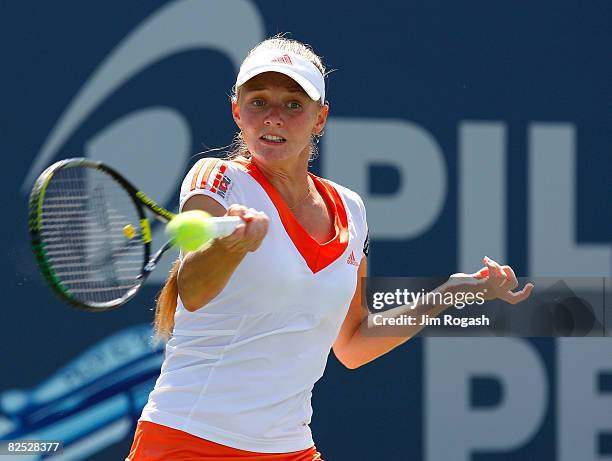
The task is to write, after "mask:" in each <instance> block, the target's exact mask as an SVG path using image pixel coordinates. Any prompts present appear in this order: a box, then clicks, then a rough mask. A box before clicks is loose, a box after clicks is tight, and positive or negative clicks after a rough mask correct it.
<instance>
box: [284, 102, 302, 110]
mask: <svg viewBox="0 0 612 461" xmlns="http://www.w3.org/2000/svg"><path fill="white" fill-rule="evenodd" d="M287 107H288V108H289V109H299V108H300V107H302V105H301V104H300V103H299V102H297V101H291V102H289V103H287Z"/></svg>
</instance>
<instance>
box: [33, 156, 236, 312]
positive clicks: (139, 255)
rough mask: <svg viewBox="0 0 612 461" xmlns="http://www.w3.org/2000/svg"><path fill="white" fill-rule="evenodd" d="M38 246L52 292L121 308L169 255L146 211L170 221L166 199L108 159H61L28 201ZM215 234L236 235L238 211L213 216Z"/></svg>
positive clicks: (84, 305) (85, 305)
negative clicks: (157, 243) (155, 241)
mask: <svg viewBox="0 0 612 461" xmlns="http://www.w3.org/2000/svg"><path fill="white" fill-rule="evenodd" d="M29 208H30V209H29V220H28V221H29V230H30V239H31V246H32V250H33V252H34V255H35V257H36V261H37V263H38V267H39V269H40V272H41V274H42V275H43V277H44V279H45V281H46V282H47V284H48V285H49V286H50V287H51V289H52V290H53V292H54V293H55V294H56V295H58V296H59V297H60V298H61V299H62V300H63V301H65V302H67V303H69V304H70V305H72V306H74V307H76V308H79V309H83V310H87V311H95V312H100V311H106V310H110V309H114V308H116V307H119V306H121V305H122V304H124V303H126V302H127V301H129V300H130V299H132V298H133V297H134V296H135V295H136V293H137V291H138V289H139V288H140V287H141V286H142V284H143V283H144V281H145V280H146V279H147V277H148V276H149V274H150V273H151V272H152V271H153V270H154V269H155V266H156V265H157V263H158V262H159V260H160V258H161V257H162V255H163V254H164V253H165V252H166V251H168V250H169V249H170V248H171V247H172V246H173V241H172V240H168V241H166V242H165V243H164V244H163V245H162V246H161V247H160V248H159V249H158V250H157V251H156V252H155V253H154V254H153V255H152V249H151V247H152V245H151V243H152V242H151V241H152V234H151V226H150V222H149V219H148V218H147V216H146V214H145V211H149V212H151V213H153V216H154V217H155V218H156V219H158V220H160V221H162V222H164V223H167V222H169V221H170V220H172V219H173V218H174V216H175V214H174V213H172V212H170V211H168V210H166V209H165V208H163V207H161V206H159V205H158V204H157V203H155V202H154V201H153V200H151V199H150V198H149V197H147V196H146V195H145V194H144V193H143V192H142V191H140V190H138V189H137V188H136V187H134V186H133V185H132V184H131V183H130V182H129V181H128V180H127V179H125V178H124V177H123V176H121V175H120V174H119V173H118V172H117V171H115V170H114V169H112V168H110V167H109V166H107V165H104V164H103V163H101V162H96V161H92V160H89V159H84V158H73V159H67V160H62V161H59V162H57V163H54V164H53V165H51V166H50V167H49V168H47V169H46V170H45V171H44V172H43V173H42V174H41V175H40V176H39V177H38V179H37V180H36V183H35V184H34V187H33V189H32V192H31V194H30V201H29ZM209 219H210V220H211V222H213V223H214V226H211V227H214V231H213V233H214V236H216V237H224V236H227V235H229V234H231V233H232V232H233V231H234V229H235V227H236V226H237V225H238V224H239V223H240V222H241V218H240V217H238V216H231V217H220V218H209Z"/></svg>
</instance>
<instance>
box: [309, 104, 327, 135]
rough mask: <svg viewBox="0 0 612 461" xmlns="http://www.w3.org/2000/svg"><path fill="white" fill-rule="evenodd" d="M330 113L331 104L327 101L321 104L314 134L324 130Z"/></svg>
mask: <svg viewBox="0 0 612 461" xmlns="http://www.w3.org/2000/svg"><path fill="white" fill-rule="evenodd" d="M328 115H329V104H328V103H327V102H326V103H325V104H323V105H322V106H321V108H320V109H319V112H318V114H317V122H316V123H315V126H314V128H313V130H312V132H313V134H320V133H322V132H323V128H324V127H325V121H326V120H327V116H328Z"/></svg>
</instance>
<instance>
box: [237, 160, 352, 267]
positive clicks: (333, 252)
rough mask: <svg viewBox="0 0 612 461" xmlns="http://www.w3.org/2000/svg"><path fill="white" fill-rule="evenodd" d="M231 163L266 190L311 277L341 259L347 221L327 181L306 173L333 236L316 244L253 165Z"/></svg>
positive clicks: (338, 197)
mask: <svg viewBox="0 0 612 461" xmlns="http://www.w3.org/2000/svg"><path fill="white" fill-rule="evenodd" d="M232 162H235V163H237V164H239V165H240V166H241V167H242V168H243V169H244V170H245V171H246V172H247V173H248V174H250V175H251V177H253V179H255V181H257V182H258V183H259V185H260V186H261V187H262V188H263V189H264V191H266V194H268V197H269V198H270V200H271V201H272V203H273V204H274V206H275V207H276V210H277V211H278V214H279V216H280V219H281V222H282V224H283V227H284V228H285V231H286V232H287V235H289V238H290V239H291V241H292V242H293V245H294V246H295V248H296V249H297V250H298V252H299V253H300V254H301V255H302V258H304V261H306V264H307V265H308V267H309V268H310V270H311V271H312V273H313V274H316V273H317V272H319V271H320V270H322V269H325V268H326V267H327V266H329V265H330V264H332V263H333V262H334V261H336V260H337V259H338V258H339V257H340V256H342V254H343V253H344V251H345V250H346V248H347V247H348V241H349V231H348V218H347V214H346V209H345V208H344V202H343V201H342V198H341V197H340V194H339V193H338V191H337V190H336V189H335V188H334V186H332V185H331V184H330V183H329V182H328V181H326V180H324V179H322V178H319V177H318V176H315V175H313V174H312V173H308V175H309V176H310V178H311V179H312V180H313V182H314V184H315V187H316V188H317V190H318V191H319V193H320V194H321V196H322V197H323V199H324V200H325V203H326V204H327V206H328V209H329V210H330V211H332V213H333V219H334V229H335V233H334V236H333V237H332V238H331V240H329V241H327V242H324V243H319V242H317V241H316V240H315V239H314V238H312V236H311V235H310V234H309V233H308V232H306V230H305V229H304V228H303V227H302V225H301V224H300V223H299V222H298V220H297V219H295V216H294V215H293V213H292V212H291V210H290V209H289V206H288V205H287V203H286V202H285V200H284V199H283V197H282V196H281V195H280V193H279V192H278V191H277V190H276V188H275V187H274V186H273V185H272V183H270V181H268V179H267V178H266V177H265V176H264V174H263V173H262V172H261V171H260V170H259V169H258V168H257V166H256V165H255V164H253V162H249V161H243V160H232Z"/></svg>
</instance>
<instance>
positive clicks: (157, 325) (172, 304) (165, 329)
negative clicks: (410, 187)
mask: <svg viewBox="0 0 612 461" xmlns="http://www.w3.org/2000/svg"><path fill="white" fill-rule="evenodd" d="M262 49H273V50H282V51H290V52H292V53H295V54H298V55H300V56H302V57H304V58H306V59H308V60H309V61H310V62H312V63H313V64H314V65H315V66H316V67H317V69H319V70H320V71H321V74H322V75H323V76H324V77H325V76H326V75H327V73H326V70H325V67H324V66H323V63H322V61H321V58H320V57H319V56H317V55H316V54H315V52H314V51H313V50H312V48H311V47H310V46H309V45H305V44H303V43H301V42H298V41H297V40H293V39H290V38H286V37H284V36H283V35H276V36H274V37H271V38H269V39H267V40H264V41H263V42H261V43H259V44H258V45H257V46H255V48H253V49H252V50H251V51H249V53H248V54H247V57H249V56H250V55H251V54H253V53H255V52H257V51H259V50H262ZM245 59H246V58H245ZM239 91H240V89H236V87H235V86H234V88H233V89H232V95H231V97H232V99H234V98H236V99H237V98H238V93H239ZM319 103H320V104H321V105H323V104H325V101H319ZM322 134H323V133H322V132H321V133H320V134H318V135H313V138H312V141H311V147H310V159H311V160H312V159H314V158H315V157H316V155H317V143H318V141H319V138H320V136H322ZM250 156H251V153H250V152H249V149H248V147H247V145H246V143H245V142H244V139H243V138H242V133H241V132H238V133H236V135H235V136H234V141H233V143H232V144H231V146H230V149H229V152H228V154H227V156H226V158H227V159H234V158H236V157H245V158H249V157H250ZM180 265H181V264H180V260H176V261H175V262H174V264H173V266H172V269H171V270H170V274H169V275H168V279H167V280H166V283H165V284H164V286H163V288H162V289H161V291H160V292H159V295H158V296H157V300H156V305H155V320H154V321H153V328H154V331H155V340H156V341H160V340H161V341H167V340H168V339H170V337H171V336H172V330H173V329H174V314H175V312H176V302H177V299H178V282H177V278H178V271H179V268H180Z"/></svg>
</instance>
